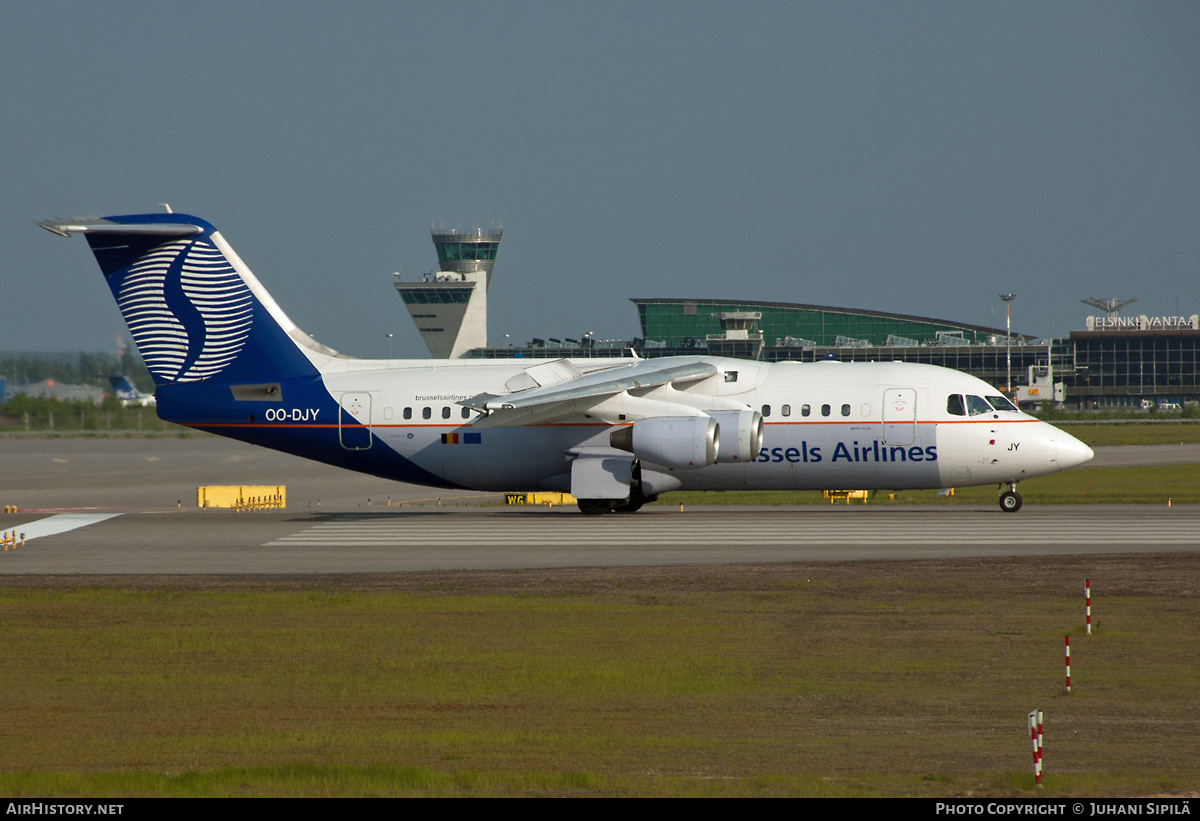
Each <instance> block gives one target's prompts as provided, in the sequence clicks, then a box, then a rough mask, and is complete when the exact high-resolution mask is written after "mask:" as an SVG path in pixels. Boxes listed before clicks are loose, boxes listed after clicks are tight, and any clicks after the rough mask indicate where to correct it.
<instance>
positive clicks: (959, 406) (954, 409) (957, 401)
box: [946, 393, 967, 416]
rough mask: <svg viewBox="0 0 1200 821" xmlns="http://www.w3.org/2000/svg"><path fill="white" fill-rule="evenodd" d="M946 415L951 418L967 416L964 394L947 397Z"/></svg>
mask: <svg viewBox="0 0 1200 821" xmlns="http://www.w3.org/2000/svg"><path fill="white" fill-rule="evenodd" d="M946 413H948V414H950V415H951V416H966V415H967V409H966V408H964V407H963V401H962V394H958V393H952V394H950V396H948V397H946Z"/></svg>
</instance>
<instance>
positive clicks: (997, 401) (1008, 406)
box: [987, 396, 1017, 411]
mask: <svg viewBox="0 0 1200 821" xmlns="http://www.w3.org/2000/svg"><path fill="white" fill-rule="evenodd" d="M987 401H988V402H990V403H991V405H992V407H993V408H995V409H996V410H1002V411H1016V410H1017V406H1016V405H1014V404H1013V403H1012V402H1009V401H1008V400H1007V399H1006V398H1004V397H1003V396H989V397H988V398H987Z"/></svg>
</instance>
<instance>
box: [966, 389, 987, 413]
mask: <svg viewBox="0 0 1200 821" xmlns="http://www.w3.org/2000/svg"><path fill="white" fill-rule="evenodd" d="M991 412H992V406H991V405H989V404H988V403H987V400H986V399H984V398H983V397H982V396H971V395H969V394H968V395H967V413H969V414H970V415H971V416H982V415H983V414H985V413H991Z"/></svg>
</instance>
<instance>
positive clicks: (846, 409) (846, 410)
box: [842, 405, 850, 416]
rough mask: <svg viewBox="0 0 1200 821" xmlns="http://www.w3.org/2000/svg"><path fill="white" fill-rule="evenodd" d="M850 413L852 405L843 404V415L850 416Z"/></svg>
mask: <svg viewBox="0 0 1200 821" xmlns="http://www.w3.org/2000/svg"><path fill="white" fill-rule="evenodd" d="M849 415H850V406H849V405H842V416H849Z"/></svg>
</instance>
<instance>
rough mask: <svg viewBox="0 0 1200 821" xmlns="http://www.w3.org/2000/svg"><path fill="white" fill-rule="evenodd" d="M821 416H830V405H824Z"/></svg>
mask: <svg viewBox="0 0 1200 821" xmlns="http://www.w3.org/2000/svg"><path fill="white" fill-rule="evenodd" d="M821 415H822V416H828V415H829V406H828V405H822V406H821Z"/></svg>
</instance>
